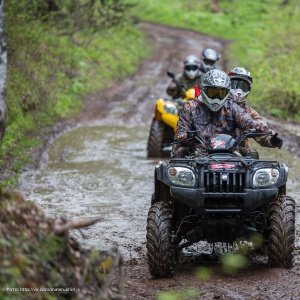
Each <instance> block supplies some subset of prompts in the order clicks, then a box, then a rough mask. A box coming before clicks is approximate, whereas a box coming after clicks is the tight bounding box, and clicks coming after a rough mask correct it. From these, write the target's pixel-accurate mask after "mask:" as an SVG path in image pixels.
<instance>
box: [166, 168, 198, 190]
mask: <svg viewBox="0 0 300 300" xmlns="http://www.w3.org/2000/svg"><path fill="white" fill-rule="evenodd" d="M168 175H169V178H170V180H171V181H172V182H173V183H175V184H178V185H184V186H194V185H195V183H196V176H195V174H194V172H193V171H192V170H191V169H188V168H183V167H171V168H169V169H168Z"/></svg>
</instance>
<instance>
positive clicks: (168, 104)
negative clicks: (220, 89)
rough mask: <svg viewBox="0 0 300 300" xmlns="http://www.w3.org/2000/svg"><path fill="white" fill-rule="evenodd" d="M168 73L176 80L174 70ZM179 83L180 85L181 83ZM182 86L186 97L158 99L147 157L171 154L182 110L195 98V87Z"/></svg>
mask: <svg viewBox="0 0 300 300" xmlns="http://www.w3.org/2000/svg"><path fill="white" fill-rule="evenodd" d="M167 74H168V76H169V77H171V78H172V79H173V80H175V74H174V73H173V72H172V71H168V72H167ZM177 84H178V86H179V83H177ZM180 88H181V89H182V93H183V94H184V95H185V97H184V98H177V99H163V98H159V99H158V100H157V101H156V105H155V112H154V117H153V119H152V123H151V127H150V134H149V137H148V144H147V157H166V156H170V152H171V148H172V146H171V143H172V142H173V140H174V130H175V128H176V126H177V121H178V116H179V113H180V110H181V109H182V107H183V105H184V104H185V102H186V101H188V100H192V99H194V98H195V89H188V90H185V89H184V88H183V87H180Z"/></svg>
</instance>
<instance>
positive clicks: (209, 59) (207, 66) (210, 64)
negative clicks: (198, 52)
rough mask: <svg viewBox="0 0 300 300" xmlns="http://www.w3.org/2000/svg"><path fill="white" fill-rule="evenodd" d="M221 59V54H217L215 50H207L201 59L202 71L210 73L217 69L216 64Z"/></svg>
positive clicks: (203, 52)
mask: <svg viewBox="0 0 300 300" xmlns="http://www.w3.org/2000/svg"><path fill="white" fill-rule="evenodd" d="M220 57H221V54H220V53H217V52H216V51H215V50H213V49H209V48H208V49H205V50H203V51H202V57H201V66H200V70H201V71H203V72H204V73H206V72H208V71H209V70H212V69H215V63H216V62H217V60H219V59H220Z"/></svg>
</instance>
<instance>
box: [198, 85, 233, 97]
mask: <svg viewBox="0 0 300 300" xmlns="http://www.w3.org/2000/svg"><path fill="white" fill-rule="evenodd" d="M204 91H205V93H206V95H207V96H208V97H209V98H211V99H213V98H218V99H224V98H225V97H226V96H227V94H228V92H229V90H228V89H226V88H218V87H215V86H207V87H205V89H204Z"/></svg>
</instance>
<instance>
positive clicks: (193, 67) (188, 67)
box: [185, 66, 199, 71]
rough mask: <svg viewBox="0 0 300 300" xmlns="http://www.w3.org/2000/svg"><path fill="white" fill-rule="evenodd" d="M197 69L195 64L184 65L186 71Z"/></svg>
mask: <svg viewBox="0 0 300 300" xmlns="http://www.w3.org/2000/svg"><path fill="white" fill-rule="evenodd" d="M198 69H199V68H198V67H197V66H186V67H185V70H187V71H196V70H198Z"/></svg>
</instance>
